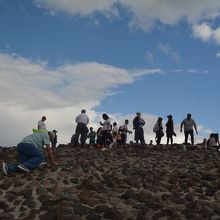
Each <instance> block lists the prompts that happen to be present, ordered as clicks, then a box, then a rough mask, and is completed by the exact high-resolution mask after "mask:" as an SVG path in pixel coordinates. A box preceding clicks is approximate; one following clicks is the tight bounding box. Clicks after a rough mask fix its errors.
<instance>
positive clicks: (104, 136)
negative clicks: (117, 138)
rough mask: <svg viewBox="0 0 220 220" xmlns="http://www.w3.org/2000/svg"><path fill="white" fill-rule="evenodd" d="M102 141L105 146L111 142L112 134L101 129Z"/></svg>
mask: <svg viewBox="0 0 220 220" xmlns="http://www.w3.org/2000/svg"><path fill="white" fill-rule="evenodd" d="M102 142H103V144H104V145H105V146H107V145H108V144H110V143H112V142H113V138H112V135H111V134H110V132H109V131H108V130H103V131H102Z"/></svg>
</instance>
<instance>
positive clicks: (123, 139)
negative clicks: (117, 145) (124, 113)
mask: <svg viewBox="0 0 220 220" xmlns="http://www.w3.org/2000/svg"><path fill="white" fill-rule="evenodd" d="M121 143H122V144H125V134H123V133H122V134H121Z"/></svg>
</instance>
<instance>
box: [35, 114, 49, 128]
mask: <svg viewBox="0 0 220 220" xmlns="http://www.w3.org/2000/svg"><path fill="white" fill-rule="evenodd" d="M46 119H47V118H46V116H42V118H41V120H40V121H38V123H37V128H38V130H45V131H47V127H46V124H45V121H46Z"/></svg>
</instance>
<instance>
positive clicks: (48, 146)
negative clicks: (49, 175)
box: [46, 144, 57, 165]
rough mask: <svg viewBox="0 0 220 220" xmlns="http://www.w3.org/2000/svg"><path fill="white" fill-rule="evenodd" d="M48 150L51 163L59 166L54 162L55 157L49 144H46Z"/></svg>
mask: <svg viewBox="0 0 220 220" xmlns="http://www.w3.org/2000/svg"><path fill="white" fill-rule="evenodd" d="M46 149H47V155H48V158H49V161H50V163H51V164H53V165H57V162H56V161H55V160H54V156H53V153H52V151H51V148H50V145H49V144H46Z"/></svg>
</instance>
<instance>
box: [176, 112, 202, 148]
mask: <svg viewBox="0 0 220 220" xmlns="http://www.w3.org/2000/svg"><path fill="white" fill-rule="evenodd" d="M183 126H184V135H185V144H187V142H188V136H189V135H190V137H191V144H192V145H194V131H193V128H195V131H196V134H198V131H197V127H196V123H195V121H194V120H193V119H192V115H191V114H190V113H189V114H187V117H186V118H185V119H183V121H182V123H181V125H180V132H182V130H183Z"/></svg>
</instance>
